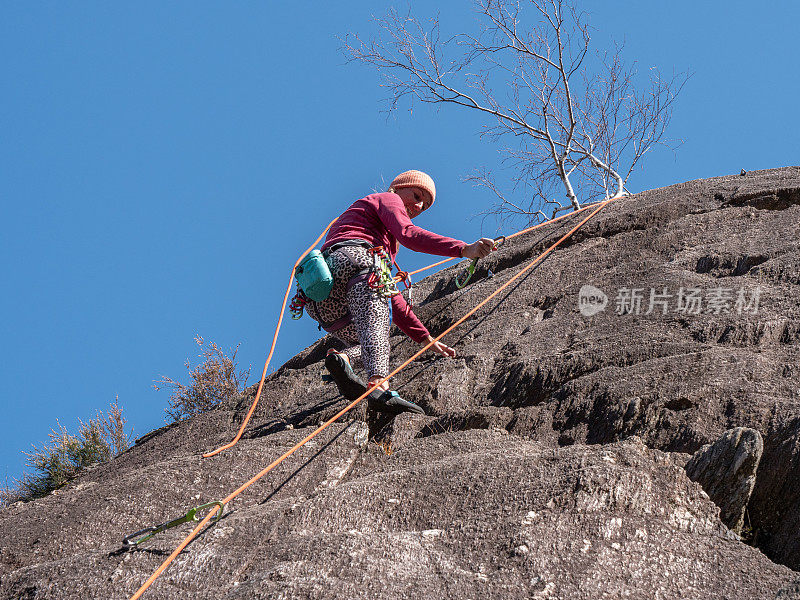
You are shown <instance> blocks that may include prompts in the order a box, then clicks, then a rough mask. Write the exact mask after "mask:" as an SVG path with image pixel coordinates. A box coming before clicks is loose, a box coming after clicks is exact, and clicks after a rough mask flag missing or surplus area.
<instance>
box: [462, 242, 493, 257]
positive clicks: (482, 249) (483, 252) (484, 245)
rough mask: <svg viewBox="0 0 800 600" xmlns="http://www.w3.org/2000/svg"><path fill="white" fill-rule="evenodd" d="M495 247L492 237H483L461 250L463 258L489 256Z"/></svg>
mask: <svg viewBox="0 0 800 600" xmlns="http://www.w3.org/2000/svg"><path fill="white" fill-rule="evenodd" d="M493 248H494V240H493V239H492V238H481V239H479V240H478V241H477V242H474V243H472V244H470V245H468V246H464V248H463V249H462V250H461V257H462V258H483V257H484V256H489V253H490V252H491V251H492V249H493Z"/></svg>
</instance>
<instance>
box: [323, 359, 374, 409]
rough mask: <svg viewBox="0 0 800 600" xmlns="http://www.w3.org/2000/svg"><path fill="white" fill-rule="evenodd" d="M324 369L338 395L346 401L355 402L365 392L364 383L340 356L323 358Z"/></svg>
mask: <svg viewBox="0 0 800 600" xmlns="http://www.w3.org/2000/svg"><path fill="white" fill-rule="evenodd" d="M325 368H326V369H328V373H330V374H331V377H332V378H333V381H334V382H335V383H336V387H337V388H339V393H340V394H341V395H342V396H344V397H345V398H347V399H348V400H355V399H356V398H358V397H359V396H361V395H362V394H363V393H364V392H366V391H367V386H366V384H365V383H364V381H363V380H362V379H361V378H360V377H359V376H358V375H356V374H355V373H354V372H353V368H352V367H351V366H350V363H349V362H347V360H346V359H345V358H344V357H343V356H342V355H341V354H339V353H337V352H331V353H330V354H328V356H326V357H325Z"/></svg>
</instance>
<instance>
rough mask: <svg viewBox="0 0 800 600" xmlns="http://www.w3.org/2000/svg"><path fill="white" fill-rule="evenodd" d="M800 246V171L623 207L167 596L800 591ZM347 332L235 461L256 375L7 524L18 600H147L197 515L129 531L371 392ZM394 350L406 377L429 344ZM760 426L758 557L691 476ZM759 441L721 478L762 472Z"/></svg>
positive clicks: (546, 236) (314, 450)
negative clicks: (334, 362) (352, 368)
mask: <svg viewBox="0 0 800 600" xmlns="http://www.w3.org/2000/svg"><path fill="white" fill-rule="evenodd" d="M576 222H577V218H576V217H570V218H568V219H565V220H564V221H562V222H559V223H555V224H551V225H548V226H547V227H544V228H542V229H539V230H536V231H534V232H530V233H528V234H525V235H522V236H519V237H517V238H514V239H513V240H510V241H509V243H507V244H506V245H505V246H503V247H502V248H501V249H500V251H498V252H496V253H493V254H492V256H491V257H488V258H487V259H485V260H483V261H482V262H481V263H480V264H479V269H478V271H477V272H476V274H475V276H474V277H473V283H472V284H470V285H469V286H468V287H466V288H465V289H463V290H456V288H455V286H454V284H453V282H452V279H453V275H454V274H455V273H456V271H457V270H458V269H459V267H453V268H450V269H446V270H444V271H442V272H440V273H438V274H436V275H434V276H431V277H429V278H428V279H426V280H423V281H422V282H420V283H419V284H416V285H415V286H414V287H415V291H414V296H415V302H416V307H415V311H416V312H417V314H418V315H419V316H420V317H421V318H422V320H423V321H424V322H426V323H427V324H428V326H429V328H430V329H431V330H432V332H433V333H434V334H436V333H438V332H441V331H443V330H444V329H445V328H446V327H447V326H448V325H449V324H450V323H452V322H454V321H455V320H456V319H458V318H459V317H460V316H461V315H463V314H464V313H465V312H466V311H467V310H468V309H470V308H472V307H473V306H475V305H476V304H477V303H478V302H479V301H481V300H482V299H483V298H485V297H486V296H487V295H488V294H489V293H490V292H491V291H493V290H494V289H496V287H497V286H498V285H499V284H500V283H502V282H504V281H507V280H508V279H509V278H510V277H512V276H513V274H514V273H516V272H517V271H518V270H519V269H520V268H522V267H523V266H524V265H526V264H527V263H528V262H529V261H530V260H532V258H533V257H534V256H535V255H536V254H538V253H539V252H541V251H542V250H543V249H544V248H546V247H547V246H548V245H549V244H550V243H552V242H553V241H555V240H556V239H558V237H560V236H561V235H562V234H563V233H564V232H566V231H568V230H569V229H570V228H571V227H572V226H573V225H574V224H575V223H576ZM445 233H448V232H445ZM798 238H800V168H797V167H790V168H783V169H775V170H769V171H755V172H749V173H747V174H746V175H744V176H740V175H735V176H728V177H720V178H715V179H708V180H702V181H694V182H689V183H685V184H680V185H675V186H671V187H669V188H664V189H659V190H652V191H648V192H643V193H640V194H637V195H635V196H632V197H629V198H625V199H621V200H617V201H614V202H613V203H611V204H609V205H608V206H607V207H606V208H605V209H603V210H602V211H601V212H600V213H599V214H598V215H596V216H595V217H594V218H593V219H592V220H591V221H589V222H588V223H587V224H586V226H584V227H583V228H582V229H581V230H580V231H578V232H577V233H576V234H575V235H574V236H573V237H572V238H570V240H569V241H568V242H567V243H565V244H564V245H563V246H562V247H560V248H559V249H558V250H557V251H555V252H553V253H552V254H551V255H550V256H549V257H548V258H547V260H545V261H543V262H542V263H541V264H540V265H539V266H537V267H536V268H535V269H533V270H532V271H531V273H530V274H529V275H527V276H526V277H525V278H523V279H521V280H520V281H518V282H516V284H515V285H513V286H512V287H510V288H509V289H508V290H507V291H506V292H505V293H503V294H501V295H500V296H498V297H497V298H496V299H495V300H493V301H492V302H490V303H489V304H487V305H486V306H485V307H483V309H481V311H480V312H478V313H477V314H476V315H475V317H474V318H472V319H470V320H468V321H466V322H465V323H464V324H463V325H461V326H460V327H459V328H458V329H457V330H456V331H454V332H453V333H452V334H450V336H449V337H448V338H447V339H446V341H447V342H448V343H449V344H450V345H451V346H453V347H454V348H455V349H456V350H457V352H458V356H457V358H455V359H450V360H446V359H442V358H438V357H434V356H429V357H425V358H422V359H418V360H417V361H415V362H413V363H412V364H411V366H410V367H409V368H407V369H406V370H405V371H404V372H403V373H401V374H400V375H399V376H398V377H397V378H395V380H394V381H393V386H394V387H395V389H397V390H398V391H399V392H400V393H401V394H402V395H403V396H404V397H407V398H408V399H411V400H414V401H415V402H417V403H418V404H420V405H421V406H423V407H424V408H425V410H426V412H427V413H428V416H425V417H422V416H414V417H410V416H406V415H403V416H401V417H398V418H397V419H395V420H393V421H391V422H386V421H383V420H381V419H376V418H374V416H373V415H366V414H365V412H364V409H363V407H362V406H359V407H357V408H356V409H354V410H353V411H351V413H349V414H348V415H346V416H345V417H344V418H343V419H342V420H341V422H339V423H336V424H334V425H332V426H331V427H330V428H328V429H326V430H325V431H324V432H323V433H322V434H321V435H320V436H319V437H317V438H315V439H314V440H313V441H312V443H310V444H309V445H308V446H306V447H304V448H302V449H301V450H300V451H298V453H297V454H295V455H294V456H293V457H291V458H290V459H289V460H287V461H284V462H283V463H281V465H280V466H279V467H278V468H277V469H276V470H275V471H274V472H272V473H271V474H270V475H269V476H267V477H266V478H264V479H262V480H260V481H259V482H258V483H256V484H255V485H253V486H252V487H251V488H249V489H248V490H247V491H246V492H244V493H243V494H241V495H240V496H239V497H238V498H236V500H234V501H233V502H232V503H231V504H230V505H229V506H228V507H226V512H225V516H224V517H223V518H222V519H221V520H220V521H219V522H218V523H216V524H215V525H213V526H210V527H209V528H208V529H206V530H205V532H204V533H202V534H201V535H200V536H199V537H198V538H197V539H196V540H195V541H194V542H193V543H191V544H190V545H189V546H188V548H187V549H186V550H185V551H184V552H183V553H182V554H181V555H180V556H179V557H178V558H177V559H176V561H175V562H174V563H173V564H172V566H171V567H170V568H169V569H168V570H167V571H166V572H165V573H164V574H163V575H162V576H161V577H160V578H159V579H158V580H157V581H156V582H155V584H154V585H153V586H152V587H151V588H150V589H149V590H148V591H147V592H146V593H145V595H144V598H145V599H147V598H153V599H156V598H164V599H166V598H169V599H176V598H187V599H188V598H192V599H197V598H209V599H211V598H214V599H218V598H230V599H233V598H248V599H249V598H331V597H338V598H392V599H395V598H504V599H505V598H551V599H561V598H565V599H566V598H569V599H573V598H578V599H581V598H585V599H587V600H588V599H597V598H620V597H627V598H641V599H652V598H660V599H672V598H692V599H704V598H708V599H712V598H713V599H718V598H729V599H740V598H741V599H748V600H749V599H751V598H763V599H769V600H773V599H774V598H776V597H778V598H781V600H785V599H787V598H793V597H794V596H793V595H792V594H794V595H795V596H796V582H797V581H798V574H797V573H796V572H795V571H792V569H800V368H799V367H798V365H799V364H800V360H798V359H800V293H798V290H799V289H800V287H799V286H800V251H798V242H797V240H798ZM489 270H491V272H492V273H493V274H494V276H493V277H488V271H489ZM586 286H592V288H594V290H592V289H591V288H588V287H586ZM581 289H584V295H586V294H587V292H586V290H589V293H588V295H587V296H586V298H584V300H583V301H582V299H581ZM603 296H605V301H603ZM698 299H699V300H700V304H699V305H698ZM587 302H588V304H587ZM603 304H605V306H602V305H603ZM587 306H590V307H591V308H592V310H586V308H587ZM332 343H333V342H332V341H331V340H330V339H329V338H323V339H322V340H320V341H319V342H318V343H317V344H314V345H313V346H312V347H310V348H308V349H306V350H304V351H303V352H301V353H300V354H298V355H297V356H296V357H294V358H293V359H291V360H290V361H289V362H287V363H286V364H285V365H284V366H283V367H281V368H280V369H279V370H278V371H276V372H275V373H273V374H272V375H271V376H270V377H269V379H268V381H267V383H266V385H265V390H264V394H263V397H262V399H261V401H260V403H259V406H258V408H257V410H256V411H255V413H254V416H253V420H252V421H251V424H250V425H249V427H248V429H247V431H246V432H245V435H244V437H243V439H242V440H241V441H240V442H239V444H238V445H237V446H235V447H234V448H232V449H230V450H228V451H227V452H225V453H223V454H221V455H218V456H216V457H214V458H211V459H203V458H201V456H200V455H201V453H202V452H204V451H208V450H209V449H213V448H215V447H217V446H218V445H220V444H222V443H225V442H227V441H229V439H230V438H231V437H232V436H233V433H234V432H235V429H236V427H237V426H238V424H239V423H241V419H242V418H243V416H244V414H245V412H246V410H247V408H248V407H249V404H250V401H251V400H252V395H253V394H254V392H255V389H254V388H251V389H250V390H249V393H248V394H246V395H245V397H244V398H243V399H242V401H241V402H231V403H228V404H225V405H223V406H222V407H220V408H219V409H217V410H214V411H211V412H209V413H206V414H204V415H201V416H199V417H197V418H194V419H192V420H190V421H186V422H183V423H180V424H178V425H174V426H171V427H167V428H164V429H162V430H159V431H156V432H153V433H152V434H149V435H148V436H146V437H145V438H143V439H142V440H140V441H139V443H138V444H137V445H136V446H135V447H134V448H132V449H131V450H129V451H128V452H126V453H124V454H123V455H121V456H119V457H117V458H115V459H114V460H113V461H111V462H110V463H107V464H104V465H101V466H98V467H97V468H94V469H92V470H90V471H87V472H86V473H84V474H83V475H82V476H81V477H80V478H78V479H77V480H76V481H74V482H73V483H71V484H70V485H68V486H67V487H65V488H64V489H62V490H59V491H58V492H56V493H54V494H52V495H51V496H49V497H47V498H43V499H41V500H37V501H35V502H31V503H27V504H20V505H15V506H13V507H10V508H8V509H6V510H5V511H3V518H2V519H0V599H11V598H13V599H19V598H23V599H37V600H39V599H50V598H52V599H56V598H58V599H60V600H61V599H68V598H76V599H77V598H81V599H85V598H104V599H105V598H109V599H117V598H120V599H125V598H129V597H130V595H131V594H132V593H133V592H134V591H135V590H136V589H138V587H139V586H140V585H141V584H142V583H143V582H144V581H145V580H146V579H147V577H148V576H149V575H150V574H151V573H152V572H153V571H154V570H155V569H156V568H157V566H158V565H159V564H160V563H161V562H162V561H163V560H164V558H166V556H167V555H168V554H169V553H170V552H171V551H172V550H173V549H174V548H175V547H176V546H177V544H178V543H179V541H180V540H181V539H183V537H184V536H185V534H186V533H187V532H188V530H189V526H188V525H187V526H184V527H183V528H176V529H171V530H169V531H167V532H164V533H162V534H159V535H158V536H156V537H154V538H152V539H151V540H149V541H148V542H146V543H145V544H142V545H141V547H139V548H137V549H135V550H133V551H128V552H125V551H122V550H121V548H120V545H121V540H122V538H123V537H124V536H125V535H126V534H128V533H131V532H133V531H136V530H138V529H141V528H142V527H145V526H148V525H151V524H156V523H160V522H163V521H166V520H168V519H171V518H174V517H176V516H180V515H181V514H183V513H185V512H186V510H187V509H188V508H190V507H192V506H196V505H198V504H202V503H205V502H209V501H212V500H216V499H219V498H223V497H225V496H226V495H227V494H228V493H230V492H231V491H232V490H234V489H236V488H237V487H238V486H240V485H241V484H242V483H243V482H244V481H246V480H248V479H249V478H250V477H252V476H253V474H255V473H257V472H259V471H260V470H261V469H263V468H264V466H266V465H267V464H269V463H270V462H271V461H273V460H274V459H275V458H276V457H278V456H280V455H281V454H282V453H284V452H285V451H286V450H287V449H288V448H290V447H291V446H292V445H294V444H295V443H296V442H297V441H299V440H300V439H302V438H303V437H304V436H305V435H307V434H308V433H309V432H310V431H312V430H313V429H312V428H313V427H314V426H316V425H317V424H318V423H321V422H323V421H324V420H326V419H327V418H329V417H331V416H333V415H334V414H336V412H338V411H339V410H341V409H342V408H343V407H344V406H346V402H345V401H344V399H343V398H341V397H340V396H338V395H337V392H336V389H335V386H333V385H330V384H325V383H323V382H322V381H321V379H320V373H321V371H322V368H323V367H322V360H323V357H324V354H325V351H326V349H327V348H329V347H331V345H332ZM392 344H393V350H392V352H393V355H392V360H393V363H394V364H399V361H402V360H404V359H405V358H407V357H409V356H411V354H412V353H413V352H415V351H416V349H417V348H416V347H415V346H414V345H413V344H412V343H411V342H410V341H409V340H407V339H405V338H403V337H402V336H400V335H395V336H393V338H392ZM740 427H746V428H750V429H753V430H755V431H757V432H758V433H759V434H760V435H761V437H762V438H763V455H762V458H761V461H760V465H759V466H758V470H757V471H756V477H755V483H754V486H753V491H752V495H751V497H750V500H749V503H748V504H747V512H748V515H749V517H750V525H751V526H752V529H753V536H754V537H753V544H754V545H755V546H756V547H752V546H749V545H747V544H744V543H743V542H742V541H740V540H739V539H738V538H737V536H736V535H735V534H733V533H732V532H731V531H730V530H729V529H728V528H727V527H726V526H725V525H724V523H723V520H722V519H721V518H720V508H719V507H718V506H717V505H716V504H715V503H714V502H712V501H711V500H710V499H709V498H708V495H707V494H706V493H705V492H703V490H702V488H701V487H700V485H699V484H697V483H695V482H692V481H691V480H690V479H689V477H687V475H686V473H685V471H684V469H683V466H684V465H685V464H686V462H687V460H688V459H689V457H690V456H689V455H692V454H694V453H696V452H697V451H698V450H700V449H701V448H703V446H705V445H707V444H712V445H713V444H714V442H715V441H716V440H718V439H719V438H720V437H721V436H722V435H723V434H724V433H725V432H726V431H728V430H730V429H733V428H740ZM369 434H372V439H373V440H374V441H370V442H367V441H366V440H367V438H368V437H369ZM741 439H744V437H742V438H741ZM376 441H377V442H380V445H379V444H377V443H375V442H376ZM740 445H741V444H740ZM708 452H710V455H714V454H715V452H714V450H713V446H712V448H710V449H708ZM723 454H724V453H723ZM720 456H722V455H720ZM736 456H737V455H736V452H735V451H734V452H733V455H732V457H731V459H730V461H732V462H730V461H728V460H727V459H724V458H723V459H721V462H720V463H719V464H720V469H726V470H732V471H734V472H739V471H741V469H737V468H736V460H737V459H736ZM698 462H699V461H698ZM720 503H721V504H722V502H721V501H720ZM722 514H723V515H727V514H728V509H727V508H723V513H722ZM725 518H727V516H726V517H725ZM729 522H730V521H729Z"/></svg>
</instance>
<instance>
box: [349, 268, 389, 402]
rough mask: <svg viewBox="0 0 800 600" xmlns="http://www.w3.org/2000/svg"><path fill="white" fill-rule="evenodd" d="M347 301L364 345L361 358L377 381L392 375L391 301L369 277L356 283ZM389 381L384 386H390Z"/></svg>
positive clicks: (372, 381) (373, 381)
mask: <svg viewBox="0 0 800 600" xmlns="http://www.w3.org/2000/svg"><path fill="white" fill-rule="evenodd" d="M347 303H348V306H349V307H350V314H351V315H352V317H353V325H354V326H355V329H356V332H357V334H358V341H359V345H360V346H361V360H362V361H363V363H364V369H365V370H366V372H367V377H369V383H370V384H373V383H376V382H378V381H380V380H381V379H383V378H384V377H386V376H387V375H388V374H389V351H390V346H389V324H390V318H389V302H388V299H387V298H384V297H382V296H380V295H379V294H377V293H376V292H375V290H373V289H372V288H370V287H369V285H368V284H367V281H366V280H361V281H358V282H356V283H354V284H353V285H352V286H351V287H350V289H349V290H348V292H347ZM388 388H389V386H388V384H387V383H384V384H383V385H381V386H380V389H388Z"/></svg>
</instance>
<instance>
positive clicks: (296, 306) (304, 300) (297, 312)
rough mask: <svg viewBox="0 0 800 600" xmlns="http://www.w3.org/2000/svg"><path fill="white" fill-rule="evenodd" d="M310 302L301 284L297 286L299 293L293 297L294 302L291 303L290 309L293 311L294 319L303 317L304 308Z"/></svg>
mask: <svg viewBox="0 0 800 600" xmlns="http://www.w3.org/2000/svg"><path fill="white" fill-rule="evenodd" d="M308 303H309V299H308V296H306V295H305V294H304V293H303V290H301V289H300V286H299V285H298V286H297V293H296V294H295V295H294V298H292V303H291V304H290V305H289V311H290V312H291V313H292V319H294V320H295V321H297V320H298V319H302V318H303V309H304V308H305V306H306V304H308Z"/></svg>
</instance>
